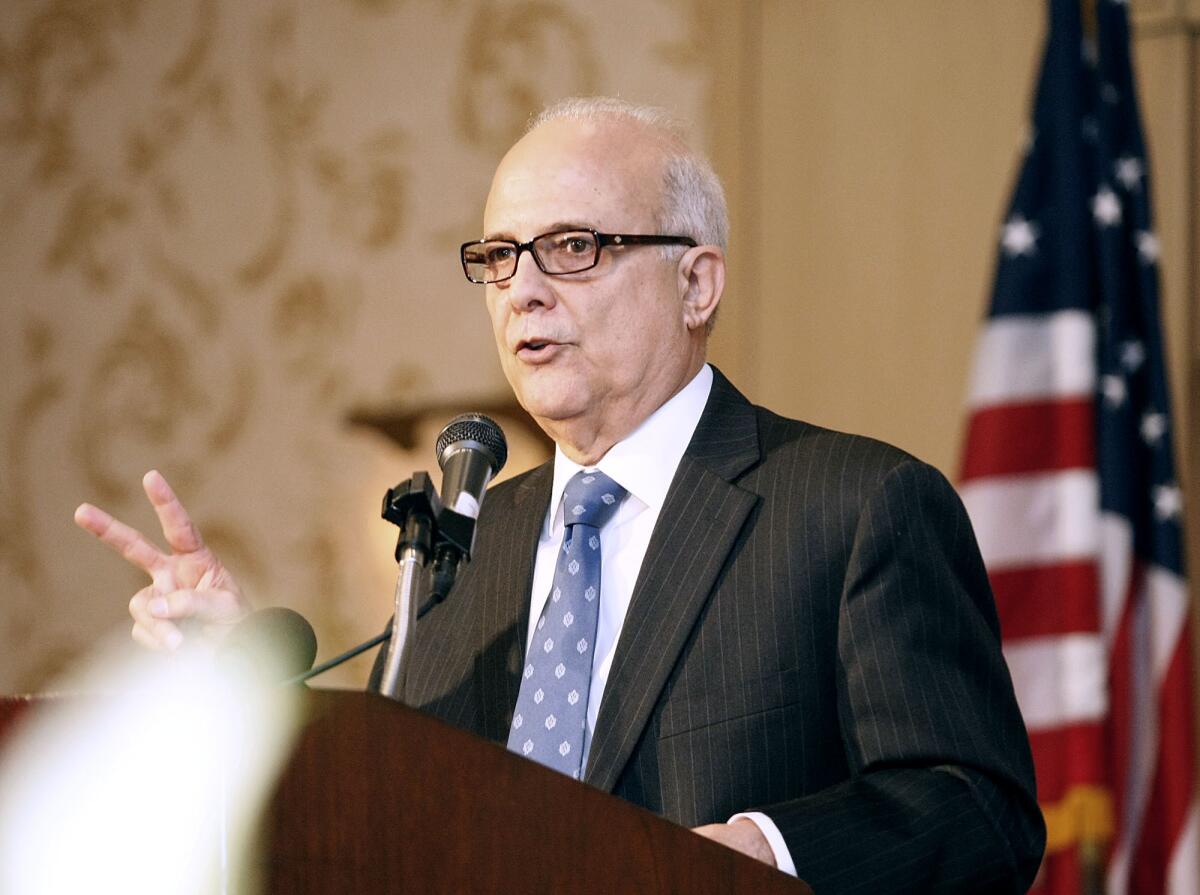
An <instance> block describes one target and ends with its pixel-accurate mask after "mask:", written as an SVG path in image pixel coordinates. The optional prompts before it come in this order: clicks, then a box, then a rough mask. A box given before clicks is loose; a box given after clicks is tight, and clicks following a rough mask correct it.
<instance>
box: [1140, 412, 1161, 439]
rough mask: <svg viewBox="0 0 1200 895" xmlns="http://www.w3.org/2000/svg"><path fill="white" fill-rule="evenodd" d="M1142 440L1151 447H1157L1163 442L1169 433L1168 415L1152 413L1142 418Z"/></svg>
mask: <svg viewBox="0 0 1200 895" xmlns="http://www.w3.org/2000/svg"><path fill="white" fill-rule="evenodd" d="M1141 432H1142V440H1143V441H1144V442H1146V444H1148V445H1150V446H1152V447H1153V446H1156V445H1157V444H1158V443H1159V442H1160V441H1162V437H1163V435H1165V434H1166V432H1167V415H1166V414H1165V413H1157V412H1154V411H1151V412H1150V413H1147V414H1146V415H1145V416H1143V417H1142V425H1141Z"/></svg>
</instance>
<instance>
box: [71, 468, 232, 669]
mask: <svg viewBox="0 0 1200 895" xmlns="http://www.w3.org/2000/svg"><path fill="white" fill-rule="evenodd" d="M142 487H143V488H144V489H145V491H146V496H147V497H149V498H150V503H151V505H152V506H153V507H154V512H155V513H156V514H158V522H159V524H160V525H161V526H162V532H163V536H164V537H165V538H166V540H167V544H168V546H169V547H170V548H171V552H170V553H164V552H163V551H162V550H160V549H159V548H158V546H157V545H155V544H154V543H153V542H152V541H150V540H149V539H148V538H147V537H146V536H145V535H143V534H142V533H141V532H140V531H138V530H137V529H135V528H131V527H130V526H128V525H126V524H125V523H123V522H121V521H120V520H118V519H114V518H113V517H112V516H111V515H109V514H108V513H106V512H105V511H104V510H102V509H100V508H99V507H95V506H92V505H91V504H88V503H84V504H80V506H79V508H78V509H77V510H75V524H76V525H78V526H79V527H80V528H82V529H84V530H85V531H90V532H91V533H92V534H94V535H95V536H96V537H98V538H99V539H100V540H101V541H103V542H104V543H105V544H107V545H108V546H109V547H111V548H112V549H113V550H115V551H116V552H117V553H119V554H121V556H123V557H124V558H125V559H126V560H127V561H129V562H131V563H133V565H135V566H137V567H138V568H139V569H141V570H142V571H144V572H145V573H146V574H147V575H149V576H150V580H151V582H152V583H151V584H150V585H149V586H147V587H144V588H142V589H141V590H139V591H138V592H137V593H136V594H134V595H133V599H131V600H130V601H129V614H130V615H132V616H133V639H134V640H136V641H138V643H141V644H143V645H144V646H148V647H150V648H151V649H160V650H161V649H166V650H173V649H176V648H177V647H178V646H179V644H181V643H182V642H183V630H182V629H181V625H182V623H183V622H188V621H194V622H196V623H198V624H199V625H200V626H201V630H202V631H203V633H204V634H205V636H208V637H211V638H213V639H219V638H221V637H222V636H224V634H226V633H227V632H228V631H229V630H230V628H232V627H233V626H234V625H235V624H237V622H238V621H240V620H241V619H242V618H243V617H244V616H245V615H246V614H247V613H248V612H249V611H250V607H249V604H248V602H247V601H246V598H245V597H244V596H243V595H242V592H241V589H240V588H239V587H238V585H237V582H236V581H234V579H233V576H232V575H230V574H229V571H228V570H227V569H226V568H225V566H224V565H222V563H221V560H220V559H218V558H217V555H216V554H215V553H213V552H212V551H211V550H209V549H208V547H206V546H205V544H204V539H203V538H201V537H200V531H199V530H198V529H197V528H196V526H195V524H194V523H193V522H192V519H191V517H190V516H189V515H188V512H187V510H185V509H184V508H183V504H181V503H180V502H179V498H178V497H176V496H175V492H174V491H172V490H171V486H170V485H168V484H167V480H166V479H164V478H163V477H162V475H161V474H159V473H158V471H157V470H151V471H150V472H148V473H146V475H145V477H144V478H143V479H142Z"/></svg>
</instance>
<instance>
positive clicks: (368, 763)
mask: <svg viewBox="0 0 1200 895" xmlns="http://www.w3.org/2000/svg"><path fill="white" fill-rule="evenodd" d="M37 702H38V700H37V699H23V698H20V699H18V698H6V699H0V737H3V736H4V734H5V732H6V730H7V728H8V726H9V725H10V724H11V722H12V720H13V719H14V718H15V717H16V716H17V715H18V714H20V713H22V712H24V711H28V710H36V704H37ZM305 702H306V706H305V707H306V717H307V723H306V724H305V726H304V728H303V730H302V731H301V733H300V736H299V739H298V742H297V744H296V747H295V749H294V752H293V755H292V757H291V759H290V760H289V762H288V764H287V766H286V768H285V770H284V772H283V774H282V776H281V778H280V780H279V784H278V787H277V791H276V793H275V797H274V799H273V801H272V803H271V805H270V807H269V809H268V811H267V816H266V818H265V821H264V836H263V845H262V849H261V852H260V859H261V863H262V874H263V879H265V881H266V886H265V890H266V891H267V892H271V893H280V895H282V893H288V895H307V893H314V895H316V893H320V895H326V893H341V892H355V893H359V895H368V893H388V895H394V893H401V892H420V893H434V892H446V893H463V892H489V893H491V892H547V893H558V892H570V893H592V892H594V893H606V895H607V893H613V892H637V893H654V892H678V893H700V895H702V893H713V895H717V893H728V892H755V893H763V895H771V893H780V895H784V893H791V895H803V893H807V892H810V890H809V888H808V887H807V886H806V885H804V883H802V882H799V881H797V880H794V879H791V878H790V877H787V876H785V875H784V874H782V873H779V872H778V871H776V870H773V869H771V868H769V867H766V866H765V865H763V864H760V863H758V862H757V861H753V860H751V859H749V858H746V857H744V856H742V855H739V854H737V853H736V852H733V851H731V850H729V849H727V848H724V847H722V846H719V845H716V844H715V843H713V842H710V841H708V840H706V839H704V838H702V837H700V836H697V835H696V834H694V833H692V832H690V831H688V830H686V829H684V828H683V827H679V826H676V825H675V824H672V823H669V822H667V821H665V820H663V819H661V818H659V817H657V816H655V815H653V814H651V813H650V812H648V811H644V810H642V809H641V808H637V807H635V806H633V805H631V804H629V803H628V802H625V801H623V800H621V799H618V798H616V797H614V796H611V795H608V794H607V793H603V792H601V791H599V790H597V789H594V788H592V787H590V786H585V785H584V784H582V783H578V782H576V781H574V780H569V779H568V778H566V777H564V776H562V775H560V774H556V773H554V772H552V771H549V770H546V769H545V768H542V767H540V766H538V765H536V764H534V763H532V762H529V761H526V760H524V759H521V758H518V757H516V756H514V755H511V754H509V753H508V752H507V751H506V750H505V749H503V748H501V747H500V746H497V745H495V744H493V743H489V742H486V741H484V740H482V739H480V738H478V737H475V736H472V735H471V734H469V733H466V732H464V731H461V730H458V729H456V728H453V727H450V726H449V725H446V724H443V723H442V722H440V721H438V720H436V719H434V718H431V717H429V716H427V715H425V714H423V713H421V712H417V711H414V710H412V709H409V708H406V707H405V706H402V705H399V704H398V703H395V702H392V701H390V700H387V699H384V698H382V697H379V696H374V695H371V694H366V693H349V692H338V691H322V690H315V691H311V692H309V693H306V694H305Z"/></svg>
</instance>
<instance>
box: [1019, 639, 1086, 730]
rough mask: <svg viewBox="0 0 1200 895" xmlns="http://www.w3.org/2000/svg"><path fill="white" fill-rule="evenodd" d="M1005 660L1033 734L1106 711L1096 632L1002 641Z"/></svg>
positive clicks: (1026, 720)
mask: <svg viewBox="0 0 1200 895" xmlns="http://www.w3.org/2000/svg"><path fill="white" fill-rule="evenodd" d="M1004 658H1005V660H1006V661H1007V662H1008V668H1009V671H1010V672H1011V673H1012V679H1013V687H1014V689H1015V690H1016V692H1017V702H1018V703H1019V704H1020V706H1021V715H1022V717H1023V718H1024V719H1025V726H1026V727H1027V728H1028V729H1029V730H1030V731H1031V732H1032V731H1037V730H1046V729H1052V728H1055V727H1060V726H1062V725H1064V724H1072V723H1078V722H1083V721H1100V720H1102V719H1103V718H1104V716H1105V715H1106V714H1107V712H1108V691H1107V689H1106V684H1107V682H1108V657H1107V652H1106V650H1105V646H1104V641H1103V639H1102V638H1101V637H1100V635H1099V634H1065V635H1063V636H1061V637H1029V638H1023V639H1021V640H1012V641H1005V642H1004Z"/></svg>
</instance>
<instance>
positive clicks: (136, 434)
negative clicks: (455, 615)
mask: <svg viewBox="0 0 1200 895" xmlns="http://www.w3.org/2000/svg"><path fill="white" fill-rule="evenodd" d="M703 6H704V3H703V0H609V2H606V3H604V4H595V3H590V2H576V0H570V2H554V0H524V2H511V0H510V2H492V0H323V2H305V0H239V2H235V0H74V2H68V0H28V2H6V3H4V4H2V5H0V233H2V234H3V236H2V238H0V274H2V279H0V284H2V285H0V290H2V292H0V382H2V383H3V385H2V387H0V600H2V606H3V609H2V610H0V692H16V691H23V690H35V689H37V688H39V687H41V686H43V685H44V684H45V682H46V681H47V680H48V679H49V678H50V676H51V675H52V674H53V673H54V672H55V671H57V670H58V669H60V668H62V667H63V666H64V665H66V664H67V663H69V662H70V661H71V659H72V658H73V657H74V656H76V655H78V654H79V653H81V652H82V651H83V650H86V649H87V647H88V645H89V644H90V643H91V642H92V641H94V640H96V639H97V638H98V637H99V636H101V635H102V634H103V633H105V632H107V631H109V630H111V629H112V628H114V627H116V626H125V625H126V623H127V617H126V615H125V603H126V601H127V599H128V597H129V596H130V595H131V594H132V593H133V592H134V590H136V589H137V588H139V587H141V586H142V585H143V583H144V581H143V578H142V575H141V574H140V573H138V572H136V571H135V570H133V569H130V568H127V567H126V566H125V565H124V563H123V562H122V561H121V560H120V559H119V558H117V557H115V556H113V555H111V554H110V553H109V552H108V551H107V550H106V549H105V548H103V547H102V546H101V545H99V544H98V543H96V542H94V541H93V540H92V539H91V538H90V537H89V536H88V535H85V534H84V533H83V532H81V531H79V530H77V529H76V528H75V527H74V525H73V524H72V521H71V514H72V511H73V509H74V507H75V506H76V505H77V504H78V503H79V502H80V501H82V500H89V501H92V502H94V503H97V504H99V505H101V506H103V507H105V508H106V509H109V510H110V511H112V512H113V513H115V514H116V515H118V516H119V517H121V518H124V519H126V520H127V521H129V522H131V523H132V524H135V525H137V526H139V527H142V528H143V529H144V530H146V531H147V532H149V531H155V532H156V529H155V527H154V524H153V516H152V513H151V512H150V511H149V509H148V507H147V506H146V505H145V499H144V497H143V495H142V494H141V489H140V484H139V483H140V478H141V475H142V473H143V472H144V471H145V470H146V469H149V468H151V467H157V468H159V469H161V470H162V471H163V472H164V473H165V474H166V476H167V477H168V479H169V480H170V481H171V482H172V483H173V484H174V485H175V486H176V488H177V490H178V491H179V492H180V494H181V496H182V497H183V499H184V502H185V503H186V504H187V505H188V506H189V508H190V509H191V510H192V511H193V514H194V516H195V517H196V518H197V520H198V522H199V524H200V525H201V528H202V531H203V532H204V533H205V535H206V537H207V539H208V540H209V541H210V543H212V544H213V546H214V547H216V548H217V549H218V550H219V551H220V552H221V553H222V554H223V555H224V556H225V558H226V562H227V563H228V564H230V565H231V566H232V567H233V568H234V569H235V570H236V571H237V573H238V575H239V577H240V578H241V579H242V581H243V584H244V586H246V587H247V589H248V590H249V591H250V592H251V593H252V594H254V596H255V598H256V602H257V603H258V604H259V605H273V604H282V605H290V606H293V607H295V608H297V609H298V610H300V611H301V612H303V613H305V614H306V615H307V616H308V617H309V618H310V619H312V621H313V622H314V625H315V626H316V628H317V632H318V636H319V638H320V640H321V643H322V650H321V656H322V657H326V656H329V655H332V654H333V653H335V652H338V651H340V650H341V649H343V648H345V647H347V646H349V645H351V644H352V643H354V642H357V641H358V640H360V639H363V638H365V637H367V636H369V635H370V634H371V633H374V631H375V630H376V629H378V628H381V627H382V625H383V623H384V622H385V621H386V618H387V615H388V613H389V606H390V602H391V580H392V574H393V569H394V567H393V566H392V565H391V558H390V556H391V548H392V544H393V535H392V532H391V530H390V529H389V526H387V525H386V523H383V522H381V521H380V520H379V519H378V504H379V499H380V497H381V496H382V492H383V490H384V489H385V488H386V487H387V486H388V485H390V484H394V483H395V482H396V481H398V480H400V479H402V478H404V477H406V476H407V475H408V474H410V473H411V471H412V470H414V469H422V468H424V469H428V468H430V467H434V466H435V461H434V458H433V454H432V442H433V438H434V436H435V435H436V432H437V431H438V428H439V426H440V425H441V423H442V420H437V419H431V420H430V421H429V423H428V431H427V432H422V433H421V435H420V437H419V438H418V439H417V443H418V448H417V449H416V450H415V451H414V452H412V453H407V452H405V451H404V450H402V449H400V448H398V447H397V446H395V445H393V444H392V443H390V442H389V441H387V440H386V439H384V438H383V437H382V436H379V435H376V434H373V433H371V432H369V431H367V430H365V429H361V428H354V427H351V426H349V425H347V423H346V418H347V416H349V415H351V414H352V413H353V412H355V411H360V410H362V408H379V409H383V408H388V407H400V408H403V407H406V406H417V405H427V404H430V403H433V404H444V405H447V406H456V405H457V406H461V407H463V408H469V407H471V406H473V405H474V404H477V403H482V402H485V401H492V402H494V401H496V400H499V399H502V398H504V396H505V395H506V394H507V388H506V386H505V384H504V381H503V378H502V376H501V375H500V372H499V366H498V364H497V363H496V361H495V359H494V349H493V346H492V342H491V336H490V331H489V328H488V325H487V320H486V315H485V313H484V311H483V309H482V306H481V301H480V299H481V295H480V293H479V292H478V291H476V290H475V289H473V288H471V287H470V286H469V284H467V283H466V282H465V281H464V280H463V279H462V276H461V272H460V270H459V269H458V265H457V257H456V247H457V244H458V243H459V242H461V241H463V240H465V239H469V238H472V237H474V236H476V235H477V234H478V232H479V217H480V214H481V211H482V203H483V198H484V196H485V194H486V192H487V186H488V182H489V180H490V177H491V171H492V168H493V166H494V164H495V162H496V161H497V160H498V158H499V156H500V154H502V152H503V150H504V148H505V147H506V146H507V145H508V144H509V143H510V142H511V141H512V139H514V137H515V136H516V135H517V134H518V133H519V132H520V130H521V128H522V126H523V124H524V121H525V120H526V118H527V116H528V115H529V113H530V112H531V111H533V110H536V109H537V108H539V107H540V106H541V105H542V104H544V103H545V102H546V101H548V100H552V99H554V98H557V97H559V96H563V95H568V94H573V93H589V92H604V93H613V92H617V93H620V94H621V95H624V96H627V97H629V98H632V99H637V100H644V101H650V102H656V103H659V104H662V105H666V106H669V107H671V108H673V109H675V110H676V111H677V112H678V113H679V114H680V115H682V116H684V117H687V118H691V119H692V120H694V121H696V122H697V123H698V125H700V127H701V128H703V125H704V114H705V103H704V99H705V96H706V95H707V91H708V90H709V88H710V84H709V80H708V79H709V78H711V77H713V73H712V71H711V70H710V68H708V67H706V66H705V65H703V64H701V63H702V57H703V55H704V42H705V39H706V33H705V28H706V25H705V23H706V22H709V21H711V18H710V17H709V16H706V14H705V13H704V11H703ZM703 132H704V131H703V129H701V131H700V133H703ZM510 434H512V433H511V432H510ZM512 440H513V441H514V442H515V443H514V445H513V453H514V457H513V460H511V461H510V464H511V466H512V468H513V469H514V470H515V469H516V468H519V467H521V466H522V465H530V464H531V463H532V462H534V460H535V458H536V457H537V456H538V451H539V450H540V448H539V446H537V445H536V444H535V443H534V441H533V440H532V439H530V438H528V437H525V436H520V435H519V434H518V435H516V436H515V437H513V439H512ZM364 675H365V662H360V663H359V664H358V665H357V666H356V667H354V668H353V669H351V670H350V671H348V672H347V673H345V674H343V675H342V676H341V677H340V678H338V679H337V680H338V681H340V682H341V683H344V684H349V685H354V684H356V683H358V682H360V681H361V680H362V679H363V676H364Z"/></svg>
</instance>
